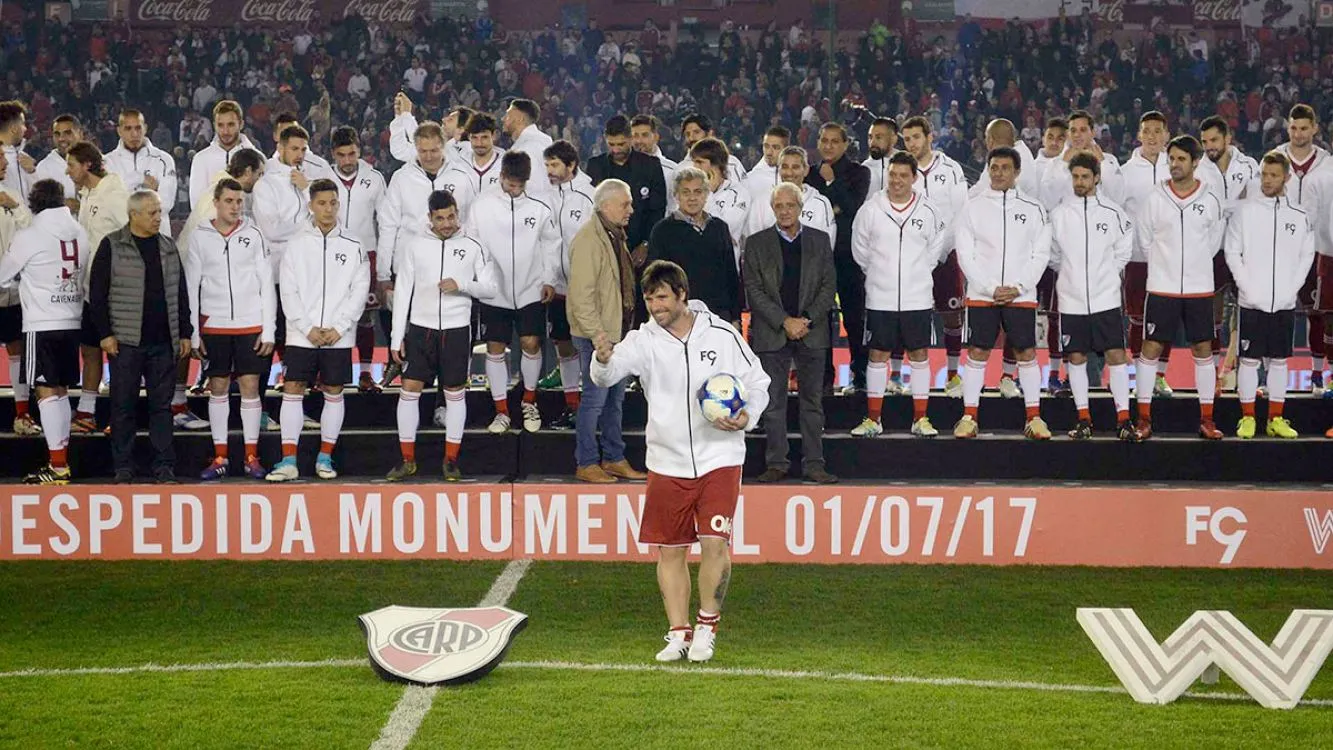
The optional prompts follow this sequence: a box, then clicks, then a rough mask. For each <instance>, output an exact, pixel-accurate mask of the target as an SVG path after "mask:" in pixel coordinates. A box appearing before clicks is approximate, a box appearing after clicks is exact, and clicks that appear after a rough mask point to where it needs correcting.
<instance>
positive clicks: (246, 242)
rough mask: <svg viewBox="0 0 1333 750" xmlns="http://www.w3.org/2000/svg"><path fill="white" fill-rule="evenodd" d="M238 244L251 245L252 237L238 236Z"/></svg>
mask: <svg viewBox="0 0 1333 750" xmlns="http://www.w3.org/2000/svg"><path fill="white" fill-rule="evenodd" d="M236 244H238V245H245V246H246V247H250V238H249V237H238V238H237V239H236Z"/></svg>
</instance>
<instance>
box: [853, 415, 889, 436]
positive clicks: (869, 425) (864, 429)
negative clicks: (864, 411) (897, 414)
mask: <svg viewBox="0 0 1333 750" xmlns="http://www.w3.org/2000/svg"><path fill="white" fill-rule="evenodd" d="M883 434H884V425H883V424H882V423H880V422H876V421H874V420H872V419H870V418H869V417H866V418H865V419H863V420H861V424H859V425H857V426H855V427H853V428H852V437H875V436H877V435H883Z"/></svg>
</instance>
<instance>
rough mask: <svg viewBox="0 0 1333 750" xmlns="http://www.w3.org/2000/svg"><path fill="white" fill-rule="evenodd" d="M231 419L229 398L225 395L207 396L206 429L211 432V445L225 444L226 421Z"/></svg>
mask: <svg viewBox="0 0 1333 750" xmlns="http://www.w3.org/2000/svg"><path fill="white" fill-rule="evenodd" d="M230 419H231V399H230V398H228V397H227V396H225V395H223V396H209V397H208V430H209V432H211V433H213V445H226V444H227V422H228V421H229V420H230Z"/></svg>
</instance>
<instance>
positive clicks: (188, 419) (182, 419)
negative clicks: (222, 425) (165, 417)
mask: <svg viewBox="0 0 1333 750" xmlns="http://www.w3.org/2000/svg"><path fill="white" fill-rule="evenodd" d="M171 426H172V427H175V428H176V429H178V430H207V429H208V420H207V419H203V418H200V417H197V416H195V415H194V414H191V413H190V412H189V411H182V412H177V413H176V414H174V415H172V417H171Z"/></svg>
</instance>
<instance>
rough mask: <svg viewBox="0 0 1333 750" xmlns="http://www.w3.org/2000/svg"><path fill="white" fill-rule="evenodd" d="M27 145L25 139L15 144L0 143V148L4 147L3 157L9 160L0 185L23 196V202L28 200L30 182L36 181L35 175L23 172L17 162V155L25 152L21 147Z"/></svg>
mask: <svg viewBox="0 0 1333 750" xmlns="http://www.w3.org/2000/svg"><path fill="white" fill-rule="evenodd" d="M27 145H28V142H27V141H23V142H21V143H19V145H17V146H4V145H0V149H4V151H5V157H6V158H7V159H8V160H9V169H7V170H5V179H4V180H0V187H7V188H9V189H10V190H13V191H14V192H16V193H18V194H19V195H21V196H23V202H24V203H27V201H28V193H30V192H32V183H34V182H36V181H37V176H36V175H34V174H32V173H31V172H25V171H24V170H23V167H22V166H21V165H20V164H19V155H20V154H23V153H25V152H24V150H23V149H24V148H26V147H27Z"/></svg>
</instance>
